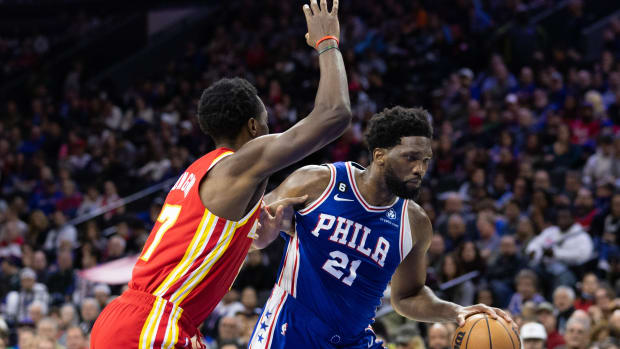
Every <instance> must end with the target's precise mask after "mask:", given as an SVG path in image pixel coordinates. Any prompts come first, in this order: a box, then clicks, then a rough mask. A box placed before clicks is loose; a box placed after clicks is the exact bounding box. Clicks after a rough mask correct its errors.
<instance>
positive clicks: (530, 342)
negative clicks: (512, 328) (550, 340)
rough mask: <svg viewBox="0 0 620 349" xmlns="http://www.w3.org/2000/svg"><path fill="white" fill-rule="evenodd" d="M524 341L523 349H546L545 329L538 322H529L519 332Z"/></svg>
mask: <svg viewBox="0 0 620 349" xmlns="http://www.w3.org/2000/svg"><path fill="white" fill-rule="evenodd" d="M519 332H520V334H521V339H522V340H523V349H544V348H545V347H546V342H547V332H546V331H545V327H544V326H543V325H541V324H539V323H538V322H528V323H526V324H524V325H523V326H521V330H520V331H519Z"/></svg>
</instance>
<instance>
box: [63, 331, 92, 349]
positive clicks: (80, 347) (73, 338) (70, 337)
mask: <svg viewBox="0 0 620 349" xmlns="http://www.w3.org/2000/svg"><path fill="white" fill-rule="evenodd" d="M87 348H88V345H87V340H86V336H85V335H84V332H83V331H82V328H80V327H79V326H72V327H69V328H68V329H67V349H87Z"/></svg>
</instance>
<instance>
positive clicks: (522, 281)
mask: <svg viewBox="0 0 620 349" xmlns="http://www.w3.org/2000/svg"><path fill="white" fill-rule="evenodd" d="M515 284H516V285H517V287H516V289H517V292H516V293H515V294H513V295H512V298H511V299H510V303H509V304H508V310H509V311H510V312H511V313H512V314H515V315H520V314H521V307H522V306H523V304H524V303H525V302H527V301H532V302H534V304H536V305H538V304H540V303H542V302H544V301H545V299H544V298H543V297H542V296H541V295H540V294H539V293H538V276H536V273H534V272H533V271H531V270H529V269H523V270H521V271H520V272H519V274H517V276H516V277H515Z"/></svg>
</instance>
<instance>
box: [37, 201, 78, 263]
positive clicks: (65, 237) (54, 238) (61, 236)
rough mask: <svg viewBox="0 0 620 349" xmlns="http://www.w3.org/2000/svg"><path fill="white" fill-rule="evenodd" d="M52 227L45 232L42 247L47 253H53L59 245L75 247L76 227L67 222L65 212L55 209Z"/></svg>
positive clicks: (76, 240)
mask: <svg viewBox="0 0 620 349" xmlns="http://www.w3.org/2000/svg"><path fill="white" fill-rule="evenodd" d="M53 221H54V229H52V230H50V231H49V232H48V233H47V237H46V239H45V243H44V244H43V249H44V250H45V252H47V253H48V254H49V255H54V254H55V251H56V250H58V249H60V248H61V247H63V246H64V247H68V248H75V247H77V242H78V239H77V229H75V227H74V226H73V225H71V224H68V221H67V217H66V216H65V214H64V213H63V212H62V211H60V210H56V211H55V212H54V214H53Z"/></svg>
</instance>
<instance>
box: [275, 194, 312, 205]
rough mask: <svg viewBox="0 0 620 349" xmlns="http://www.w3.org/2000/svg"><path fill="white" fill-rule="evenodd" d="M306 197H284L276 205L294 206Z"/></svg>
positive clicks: (306, 196) (302, 201) (304, 200)
mask: <svg viewBox="0 0 620 349" xmlns="http://www.w3.org/2000/svg"><path fill="white" fill-rule="evenodd" d="M306 199H308V195H304V196H298V197H294V198H286V199H282V200H280V201H278V205H282V206H285V207H288V206H295V205H299V204H303V203H304V202H306Z"/></svg>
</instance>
